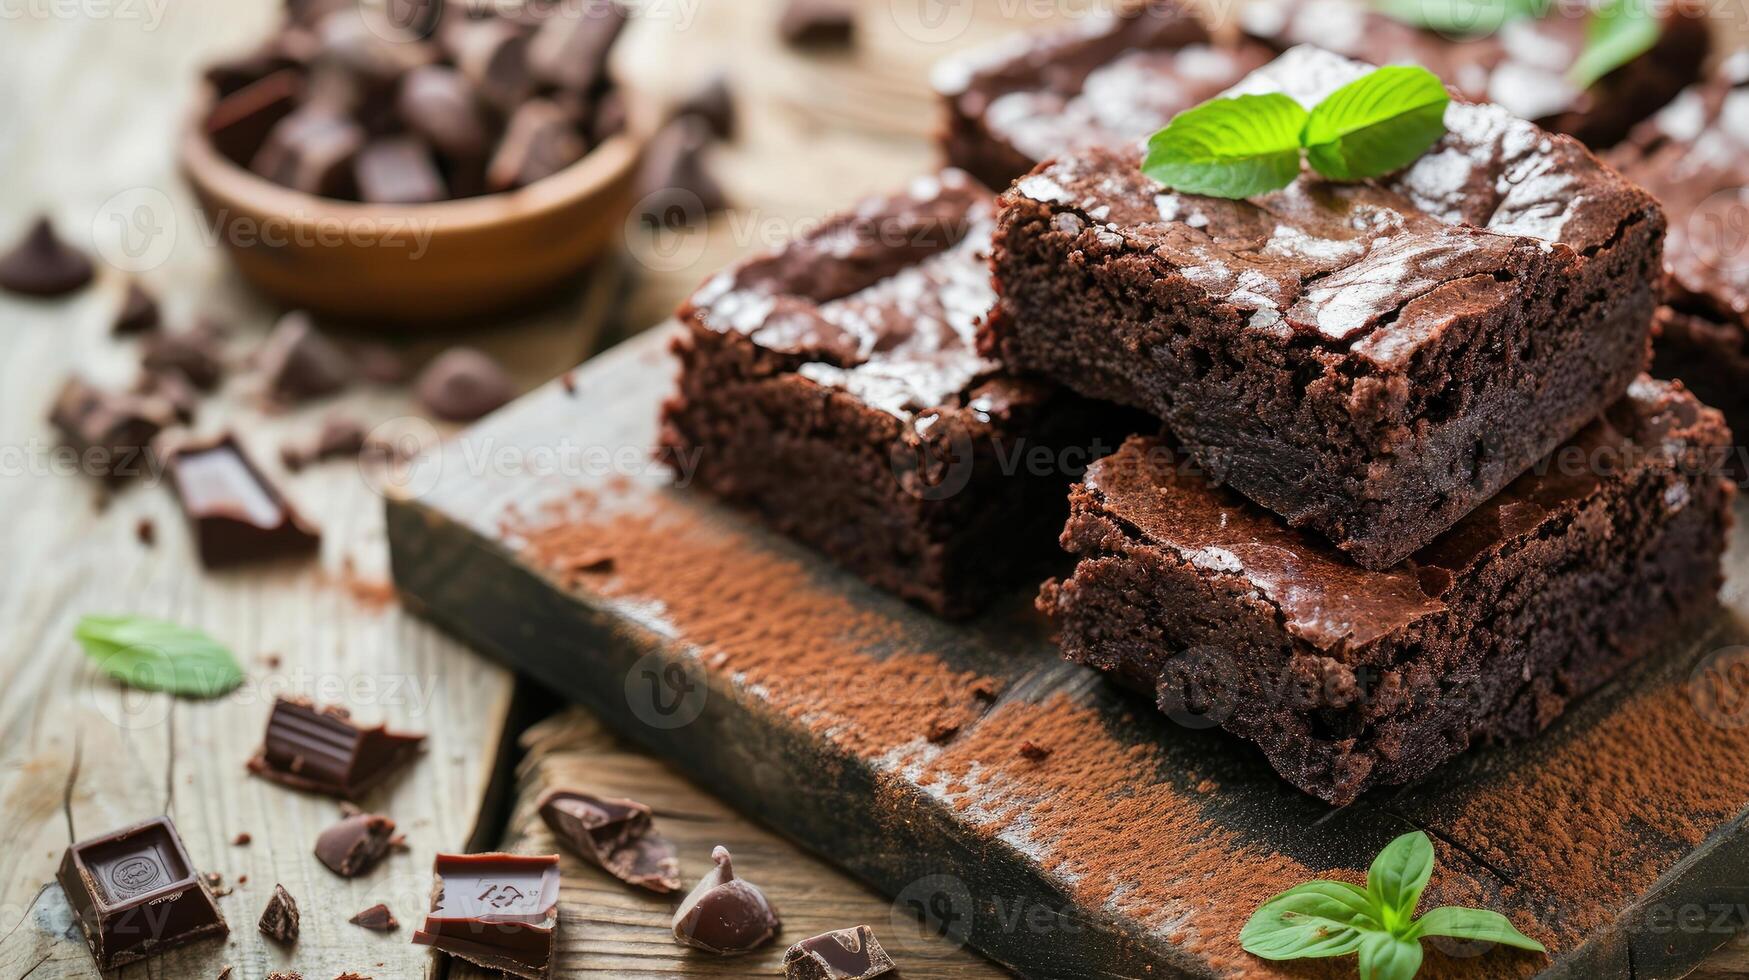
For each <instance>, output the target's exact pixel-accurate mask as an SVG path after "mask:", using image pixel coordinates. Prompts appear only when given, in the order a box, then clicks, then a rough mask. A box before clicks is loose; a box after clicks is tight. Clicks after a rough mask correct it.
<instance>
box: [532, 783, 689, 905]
mask: <svg viewBox="0 0 1749 980" xmlns="http://www.w3.org/2000/svg"><path fill="white" fill-rule="evenodd" d="M539 810H540V818H541V820H542V821H544V822H545V823H546V825H547V827H548V829H550V830H551V831H552V832H553V836H555V837H557V838H558V839H559V842H560V843H562V844H564V845H565V846H567V847H569V848H570V849H571V850H572V851H574V852H576V854H577V855H578V856H579V857H581V858H583V859H584V860H586V861H589V862H590V863H591V864H594V865H596V866H597V867H600V868H602V869H604V870H605V871H607V872H608V873H609V874H611V875H613V876H614V877H615V878H618V879H619V880H621V881H623V882H625V883H626V884H628V885H636V886H637V887H639V888H647V889H649V890H650V891H653V892H656V893H657V894H659V895H666V894H668V893H669V892H674V891H679V890H680V862H679V861H678V860H676V859H675V856H674V845H673V844H671V843H669V842H668V840H667V839H666V838H664V837H662V835H660V834H657V833H655V832H654V831H653V830H652V829H651V822H650V808H649V807H647V806H645V805H643V804H642V803H638V802H636V801H634V800H624V799H616V798H613V797H600V796H592V795H590V794H588V793H581V792H577V791H575V790H566V789H555V790H550V791H549V792H547V793H546V795H544V796H542V797H541V799H540V803H539Z"/></svg>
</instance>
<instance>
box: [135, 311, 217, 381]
mask: <svg viewBox="0 0 1749 980" xmlns="http://www.w3.org/2000/svg"><path fill="white" fill-rule="evenodd" d="M140 365H141V366H142V367H144V368H145V369H146V370H147V371H150V372H152V373H154V374H162V373H165V372H170V371H174V372H177V373H180V374H181V375H182V376H183V377H184V378H186V379H188V383H189V384H191V385H194V386H195V387H196V388H199V389H200V390H201V391H212V390H213V389H214V388H217V387H218V386H219V382H220V381H221V380H223V378H224V376H225V361H224V337H223V334H222V332H221V331H220V330H219V329H218V327H216V326H215V325H214V324H213V323H212V322H211V321H208V320H201V321H200V322H199V323H197V324H195V326H194V328H193V329H190V330H182V331H178V332H176V333H171V332H169V331H164V330H154V331H153V332H151V333H149V334H147V335H146V336H145V337H144V338H142V339H141V340H140Z"/></svg>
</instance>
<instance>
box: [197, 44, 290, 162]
mask: <svg viewBox="0 0 1749 980" xmlns="http://www.w3.org/2000/svg"><path fill="white" fill-rule="evenodd" d="M303 93H304V78H303V75H302V74H301V73H300V72H298V71H296V70H293V69H291V68H286V69H283V70H281V71H276V72H274V73H273V74H271V75H268V76H266V77H264V78H262V79H260V80H259V81H255V82H250V83H249V84H248V85H245V86H243V87H242V88H240V89H238V90H236V91H235V92H232V93H230V94H228V95H226V96H225V97H224V98H222V99H220V100H219V101H218V102H216V103H214V104H213V108H212V112H210V113H208V115H207V119H206V135H207V139H208V140H209V141H211V142H212V144H213V149H215V150H217V151H219V153H220V154H221V155H223V156H224V157H225V158H226V159H229V160H230V161H232V162H233V163H236V164H238V165H240V166H247V165H248V164H249V161H250V160H252V159H254V157H255V154H256V153H257V152H259V151H260V150H261V147H262V145H263V144H264V143H266V142H267V134H268V133H271V132H273V130H274V128H275V127H277V126H278V125H279V124H280V123H281V122H283V121H284V120H285V118H286V117H287V116H289V115H291V113H292V110H293V109H295V108H297V104H298V100H299V99H300V98H301V97H302V96H303Z"/></svg>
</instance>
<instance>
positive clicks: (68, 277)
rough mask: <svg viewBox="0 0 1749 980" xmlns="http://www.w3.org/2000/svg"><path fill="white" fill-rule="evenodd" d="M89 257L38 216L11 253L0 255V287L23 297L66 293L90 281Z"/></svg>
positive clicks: (63, 294) (83, 286)
mask: <svg viewBox="0 0 1749 980" xmlns="http://www.w3.org/2000/svg"><path fill="white" fill-rule="evenodd" d="M91 276H92V267H91V260H90V259H89V258H86V257H85V254H84V253H83V252H80V251H79V250H78V249H76V248H74V247H73V246H71V245H68V244H67V243H66V242H64V241H62V240H61V237H60V236H59V235H57V234H55V226H54V224H53V223H51V222H50V221H49V219H48V217H47V216H46V215H44V216H40V217H38V218H37V219H36V222H35V223H34V224H32V225H31V226H30V230H29V231H27V232H25V235H24V237H23V238H22V239H20V240H19V242H18V244H16V245H14V246H13V247H12V250H11V251H10V252H7V253H6V254H5V255H0V289H6V290H9V291H11V292H14V293H20V294H23V295H25V296H42V297H50V296H65V295H66V294H68V293H71V292H74V291H75V290H79V289H83V288H85V286H86V284H87V283H89V282H91Z"/></svg>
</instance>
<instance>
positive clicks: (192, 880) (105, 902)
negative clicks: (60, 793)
mask: <svg viewBox="0 0 1749 980" xmlns="http://www.w3.org/2000/svg"><path fill="white" fill-rule="evenodd" d="M55 877H56V878H57V879H58V880H59V881H60V883H61V889H62V890H63V891H65V892H66V893H67V904H68V905H70V906H72V908H73V915H74V917H75V918H77V919H78V921H79V929H80V931H82V932H83V933H84V934H85V942H86V944H87V945H89V946H90V947H91V955H92V957H93V958H95V959H96V960H97V966H98V968H99V969H102V970H108V969H112V968H115V967H118V966H123V965H125V964H128V963H133V962H137V961H139V960H143V959H145V958H147V957H149V956H155V955H157V954H159V953H162V952H164V951H165V950H169V949H175V948H176V947H178V946H184V945H187V944H188V943H192V942H195V941H197V940H201V939H217V938H223V937H224V936H225V935H227V934H228V933H229V932H230V929H229V927H227V926H226V925H225V917H224V915H223V913H221V912H220V911H219V906H218V903H217V902H215V901H214V900H213V895H212V892H211V891H210V890H208V889H207V886H206V884H205V883H204V882H202V881H201V880H200V875H199V874H198V873H196V871H195V868H194V862H192V861H190V860H189V859H188V851H187V850H186V849H184V848H183V846H182V838H181V836H180V835H178V834H177V833H176V825H175V824H173V823H171V822H170V818H169V817H154V818H152V819H151V820H146V821H143V822H141V823H137V824H134V825H133V826H131V827H124V828H122V829H120V830H117V831H113V832H111V833H108V834H104V835H103V836H101V837H93V838H91V839H90V840H84V841H80V842H78V843H76V844H74V845H73V846H71V847H69V848H67V853H66V855H65V856H64V857H62V858H61V869H60V871H59V872H57V873H56V875H55Z"/></svg>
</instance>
